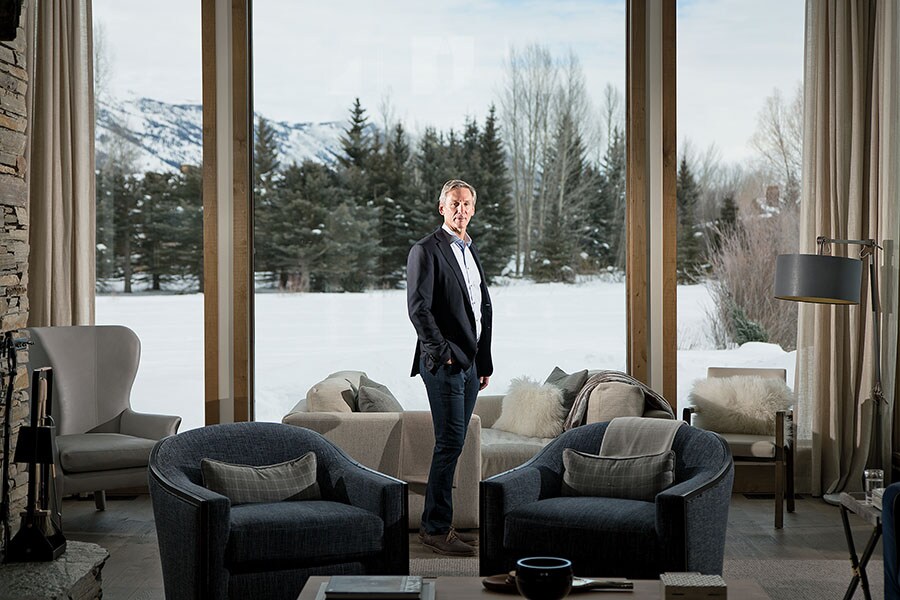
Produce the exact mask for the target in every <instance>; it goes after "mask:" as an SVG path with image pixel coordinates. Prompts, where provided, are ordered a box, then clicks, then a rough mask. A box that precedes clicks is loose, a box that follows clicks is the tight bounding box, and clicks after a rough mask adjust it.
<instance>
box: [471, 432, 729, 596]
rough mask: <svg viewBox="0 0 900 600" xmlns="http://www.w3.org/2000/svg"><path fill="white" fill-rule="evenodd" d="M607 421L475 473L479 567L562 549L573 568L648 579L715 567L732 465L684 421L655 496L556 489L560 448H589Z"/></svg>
mask: <svg viewBox="0 0 900 600" xmlns="http://www.w3.org/2000/svg"><path fill="white" fill-rule="evenodd" d="M608 425H609V424H608V423H593V424H590V425H584V426H581V427H576V428H574V429H571V430H569V431H567V432H566V433H564V434H562V435H561V436H559V437H558V438H556V439H555V440H554V441H553V442H551V443H550V444H548V445H547V446H546V447H545V448H544V449H543V450H541V452H539V453H538V454H537V455H536V456H535V457H534V458H533V459H531V460H530V461H528V462H527V463H525V464H524V465H522V466H520V467H516V468H515V469H512V470H510V471H506V472H505V473H501V474H499V475H495V476H494V477H491V478H489V479H486V480H484V481H482V482H481V536H480V546H481V547H480V551H479V552H480V566H479V569H480V572H481V574H482V575H495V574H498V573H506V572H508V571H509V570H510V569H513V568H515V564H516V560H518V559H520V558H522V557H525V556H560V557H564V558H568V559H569V560H571V561H572V566H573V570H574V572H575V574H576V575H584V576H608V577H629V578H633V579H655V578H657V577H658V576H659V574H660V573H663V572H665V571H699V572H701V573H706V574H721V573H722V561H723V558H724V552H725V527H726V524H727V520H728V503H729V501H730V498H731V486H732V482H733V480H734V465H733V463H732V459H731V453H730V452H729V451H728V446H727V445H726V444H725V442H724V441H723V440H722V438H721V437H719V436H718V435H716V434H715V433H711V432H708V431H703V430H700V429H697V428H694V427H690V426H682V427H680V428H679V430H678V432H677V433H676V435H675V440H674V442H673V444H672V450H674V451H675V473H674V474H675V482H674V484H673V485H672V486H670V487H668V488H666V489H664V490H663V491H662V492H659V493H658V494H657V495H656V498H655V501H654V502H648V501H641V500H627V499H621V498H603V497H594V496H563V495H562V479H563V449H565V448H573V449H575V450H579V451H582V452H587V453H591V454H596V453H597V451H598V450H599V448H600V443H601V441H602V439H603V436H604V433H605V432H606V428H607V426H608Z"/></svg>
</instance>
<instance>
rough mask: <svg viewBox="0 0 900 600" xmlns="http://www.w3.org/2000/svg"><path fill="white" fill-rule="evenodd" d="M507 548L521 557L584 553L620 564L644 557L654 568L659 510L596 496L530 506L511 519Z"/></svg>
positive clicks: (510, 515)
mask: <svg viewBox="0 0 900 600" xmlns="http://www.w3.org/2000/svg"><path fill="white" fill-rule="evenodd" d="M600 541H602V543H600ZM503 546H504V548H505V549H506V550H507V552H509V553H511V554H515V555H519V556H567V555H568V553H570V552H573V551H574V552H578V551H579V550H580V551H581V552H582V553H584V552H587V553H591V554H596V553H597V552H604V553H607V554H608V557H609V558H610V559H613V558H616V559H617V560H621V557H634V556H642V557H646V558H647V562H650V563H652V562H653V560H652V557H654V556H659V554H660V552H661V547H660V543H659V538H658V536H657V533H656V505H655V504H654V503H653V502H643V501H641V500H624V499H621V498H598V497H594V496H576V497H556V498H547V499H546V500H539V501H537V502H530V503H528V504H525V505H523V506H521V507H518V508H515V509H513V510H511V511H510V512H509V513H508V514H507V515H506V519H505V527H504V537H503ZM560 553H562V554H560Z"/></svg>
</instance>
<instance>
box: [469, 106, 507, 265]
mask: <svg viewBox="0 0 900 600" xmlns="http://www.w3.org/2000/svg"><path fill="white" fill-rule="evenodd" d="M468 130H469V128H467V131H468ZM478 156H479V162H480V167H481V168H480V173H479V174H478V175H477V176H476V177H475V178H473V182H472V184H473V185H474V186H475V189H476V190H477V191H478V198H477V199H476V201H475V211H476V215H477V217H476V219H475V220H473V222H472V226H471V229H472V238H473V239H474V240H475V243H476V244H477V245H478V254H479V257H480V259H481V265H482V268H483V269H484V273H485V275H486V276H487V277H489V278H493V277H497V276H499V275H502V274H503V270H504V269H505V268H506V266H507V265H508V264H509V261H510V259H511V258H512V256H513V253H514V252H515V247H516V229H515V213H514V206H513V199H512V193H511V192H510V183H509V175H508V173H507V167H506V153H505V151H504V149H503V140H502V139H501V137H500V129H499V124H498V121H497V114H496V110H495V108H494V106H493V105H492V106H491V107H490V109H489V111H488V115H487V117H486V118H485V122H484V129H483V130H482V132H481V134H480V136H479V138H478Z"/></svg>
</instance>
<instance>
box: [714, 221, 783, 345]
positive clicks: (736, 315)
mask: <svg viewBox="0 0 900 600" xmlns="http://www.w3.org/2000/svg"><path fill="white" fill-rule="evenodd" d="M798 213H799V210H798V207H797V206H796V205H795V204H782V205H780V206H779V207H778V209H777V210H772V209H771V207H770V208H769V209H768V210H766V211H759V212H757V213H755V214H752V215H748V216H744V215H743V213H741V218H739V220H738V222H737V225H736V226H734V227H729V228H727V229H725V230H723V231H719V232H718V234H719V236H718V237H719V240H720V244H719V247H718V248H717V249H714V250H711V251H710V278H709V279H708V280H707V286H708V287H709V289H710V295H711V296H712V299H713V303H714V307H713V309H712V311H711V313H712V314H710V318H711V319H712V320H713V325H712V328H711V329H712V331H713V335H714V338H715V341H716V344H717V346H719V347H727V346H729V345H732V344H742V343H744V342H747V341H768V342H771V343H775V344H779V345H780V346H781V347H782V348H783V349H785V350H788V351H789V350H793V349H795V348H796V346H797V304H796V303H795V302H785V301H783V300H777V299H776V298H775V296H774V289H773V287H774V282H775V257H776V256H777V255H779V254H785V253H791V252H796V251H797V240H798V237H799V219H798Z"/></svg>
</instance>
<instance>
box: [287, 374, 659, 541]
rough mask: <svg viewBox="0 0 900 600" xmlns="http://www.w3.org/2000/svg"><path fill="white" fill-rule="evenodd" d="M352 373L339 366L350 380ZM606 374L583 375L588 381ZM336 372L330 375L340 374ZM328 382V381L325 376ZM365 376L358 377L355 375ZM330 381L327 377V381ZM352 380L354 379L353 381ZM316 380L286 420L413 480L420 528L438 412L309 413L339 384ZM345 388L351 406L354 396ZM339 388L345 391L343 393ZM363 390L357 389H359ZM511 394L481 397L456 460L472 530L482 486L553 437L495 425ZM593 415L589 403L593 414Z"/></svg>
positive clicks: (654, 409) (412, 507)
mask: <svg viewBox="0 0 900 600" xmlns="http://www.w3.org/2000/svg"><path fill="white" fill-rule="evenodd" d="M351 373H353V372H351V371H340V372H338V374H340V375H342V376H346V377H351V378H352V377H353V375H350V374H351ZM597 373H606V372H599V371H592V372H587V371H585V372H584V378H583V379H581V385H582V386H584V385H585V381H591V379H589V377H593V376H595V375H596V374H597ZM338 374H332V375H330V376H329V378H331V377H332V376H334V375H338ZM324 381H328V378H326V380H324ZM353 381H358V380H353ZM321 383H323V382H320V384H321ZM351 383H352V382H351ZM320 384H316V385H315V386H313V387H312V388H311V389H310V393H309V394H307V398H305V399H303V400H301V401H300V402H298V403H297V405H296V406H294V408H293V409H291V411H290V412H289V413H288V414H287V415H285V416H284V418H283V419H282V422H283V423H287V424H289V425H296V426H299V427H305V428H307V429H311V430H313V431H316V432H318V433H320V434H322V435H323V436H325V438H327V439H328V440H330V441H332V442H334V443H335V445H337V446H339V447H340V448H342V449H343V450H344V451H345V452H347V454H349V455H350V456H351V457H352V458H354V459H355V460H357V461H359V462H360V463H361V464H363V465H365V466H367V467H369V468H371V469H375V470H376V471H380V472H382V473H384V474H386V475H390V476H392V477H396V478H397V479H400V480H402V481H405V482H407V484H408V491H409V527H410V529H418V527H419V524H420V520H421V516H422V509H423V508H424V505H425V484H426V482H427V480H428V470H429V467H430V465H431V454H432V450H433V448H434V429H433V426H432V422H431V412H430V411H427V410H411V411H402V412H358V411H352V410H347V409H344V406H343V404H342V403H341V402H333V403H331V404H322V403H320V404H319V407H320V408H327V407H331V408H337V409H338V410H339V411H340V412H336V411H324V410H310V405H311V404H313V405H315V403H314V401H315V400H317V397H316V395H315V394H314V390H317V389H319V390H321V389H324V388H328V387H330V388H331V389H332V390H334V386H328V385H324V386H322V385H320ZM354 387H356V386H353V385H350V386H348V387H346V388H345V389H344V390H343V393H344V394H345V400H347V403H346V404H347V405H348V406H352V404H353V401H352V400H351V399H350V397H349V396H351V395H352V394H348V393H347V389H351V391H354V390H353V389H352V388H354ZM339 391H340V390H339ZM355 391H357V392H358V389H357V390H355ZM505 397H506V396H505V395H482V396H479V397H478V400H477V402H476V403H475V413H474V414H473V415H472V419H471V420H470V421H469V430H468V433H467V434H466V442H465V445H464V447H463V451H462V454H461V455H460V458H459V463H458V464H457V469H456V477H455V479H454V488H453V509H454V510H453V526H454V527H456V528H457V529H473V528H477V527H478V526H479V522H478V504H479V496H478V493H479V492H478V486H479V482H480V481H481V480H482V479H487V478H488V477H491V476H493V475H496V474H498V473H502V472H504V471H507V470H509V469H512V468H513V467H517V466H519V465H521V464H522V463H524V462H526V461H527V460H529V459H531V458H532V457H533V456H534V455H535V454H537V453H538V452H539V451H540V450H541V449H542V448H543V447H544V446H546V445H547V444H549V443H550V442H551V441H552V440H553V439H554V438H553V437H532V436H526V435H520V434H516V433H511V432H509V431H504V430H501V429H497V428H495V427H494V424H495V423H497V421H498V419H499V418H500V416H501V414H502V409H503V400H504V398H505ZM587 413H588V414H590V408H588V411H587ZM641 416H645V417H657V418H667V419H674V418H675V417H674V414H673V413H672V411H671V409H669V410H663V409H661V408H660V407H659V406H658V405H655V404H653V402H651V401H650V399H649V398H648V400H647V401H646V403H645V405H644V408H643V412H642V415H641Z"/></svg>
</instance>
